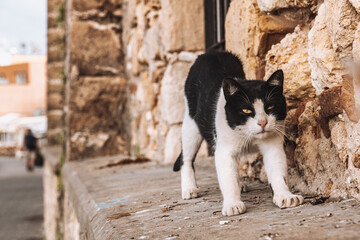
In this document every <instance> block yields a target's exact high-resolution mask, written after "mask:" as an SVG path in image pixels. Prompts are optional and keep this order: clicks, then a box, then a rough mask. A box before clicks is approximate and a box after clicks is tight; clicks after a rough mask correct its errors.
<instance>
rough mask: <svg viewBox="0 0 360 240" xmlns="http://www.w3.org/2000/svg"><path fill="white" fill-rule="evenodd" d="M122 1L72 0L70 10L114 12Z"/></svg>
mask: <svg viewBox="0 0 360 240" xmlns="http://www.w3.org/2000/svg"><path fill="white" fill-rule="evenodd" d="M122 2H123V1H122V0H110V1H107V0H73V1H71V3H72V9H73V10H75V11H79V12H86V11H91V10H93V11H96V10H101V9H104V8H108V9H111V10H112V11H115V10H116V8H120V7H121V4H122Z"/></svg>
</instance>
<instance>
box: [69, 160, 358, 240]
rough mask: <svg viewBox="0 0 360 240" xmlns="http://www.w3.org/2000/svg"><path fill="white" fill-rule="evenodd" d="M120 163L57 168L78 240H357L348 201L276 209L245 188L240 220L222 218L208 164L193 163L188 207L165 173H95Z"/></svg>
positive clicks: (265, 190) (158, 169) (134, 168)
mask: <svg viewBox="0 0 360 240" xmlns="http://www.w3.org/2000/svg"><path fill="white" fill-rule="evenodd" d="M120 159H121V158H120V157H117V158H115V157H113V158H111V159H94V160H89V161H86V162H85V164H84V162H71V163H67V164H66V166H65V170H64V178H65V186H67V187H68V189H69V192H68V199H70V200H71V204H72V206H73V209H74V210H75V213H76V218H77V219H78V221H79V223H80V229H79V233H80V234H79V235H80V236H81V239H124V238H125V239H131V238H134V239H139V238H140V239H238V238H239V236H241V238H243V239H269V238H274V239H275V238H276V239H339V238H343V239H356V238H357V237H358V234H359V225H360V217H359V214H358V212H359V210H360V203H359V202H358V201H356V200H354V199H349V200H346V201H334V202H331V201H330V202H327V203H324V204H317V205H311V202H314V203H315V198H316V196H314V195H313V196H311V195H306V200H305V201H306V203H305V204H304V205H302V206H299V207H296V208H292V209H279V208H277V207H276V206H275V205H274V204H273V203H272V199H271V198H272V196H271V191H270V188H269V187H268V186H266V185H264V184H261V183H259V182H252V183H248V189H249V191H248V192H246V193H243V194H242V199H243V200H244V201H245V204H246V207H247V212H245V213H244V214H242V215H239V216H234V217H223V216H222V215H221V212H220V211H221V204H222V203H221V193H220V190H219V187H218V183H217V180H216V173H215V169H214V166H213V163H212V160H213V159H203V160H202V161H199V162H198V164H197V163H195V168H196V174H197V179H198V184H199V186H200V194H201V197H199V198H196V199H192V200H181V192H180V174H179V173H174V172H172V173H171V172H169V170H170V168H171V166H170V165H165V166H156V165H154V164H153V163H148V164H141V165H139V164H137V165H136V164H134V165H128V166H124V165H118V166H114V167H111V168H109V167H105V168H102V169H99V167H103V166H106V165H107V164H108V163H115V162H117V161H119V160H120ZM104 186H106V187H104ZM319 202H320V201H319ZM65 224H69V225H71V222H66V223H65ZM74 225H75V226H76V223H75V224H74ZM79 235H78V236H79ZM275 236H276V237H275Z"/></svg>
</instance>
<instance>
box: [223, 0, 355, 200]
mask: <svg viewBox="0 0 360 240" xmlns="http://www.w3.org/2000/svg"><path fill="white" fill-rule="evenodd" d="M359 6H360V5H359V2H358V1H348V0H341V1H337V0H325V1H283V0H271V1H262V0H257V1H256V0H252V1H244V0H234V1H232V3H231V6H230V9H229V12H228V14H227V20H226V47H227V49H228V50H230V51H232V52H234V53H236V54H237V55H238V56H239V57H240V58H241V59H242V61H243V62H244V68H245V74H246V76H247V77H248V78H250V79H253V78H258V79H262V78H264V79H267V78H268V77H269V76H270V75H271V73H273V72H274V71H275V70H277V69H283V71H284V74H285V84H284V94H285V95H286V98H287V104H288V117H287V119H286V125H287V130H286V131H287V138H286V144H285V149H286V153H287V156H288V165H289V166H290V169H289V173H290V179H289V180H290V184H291V185H292V187H295V188H298V189H301V190H302V191H303V192H313V193H314V192H315V193H319V194H324V195H328V196H332V197H343V198H346V197H349V196H352V197H356V198H360V190H359V184H360V169H359V167H360V164H359V154H358V152H359V150H358V149H360V123H359V122H358V120H359V116H360V115H359V110H360V109H359V104H358V103H359V101H360V98H359V95H358V94H357V90H359V82H360V80H359V77H360V74H359V72H358V71H357V68H356V66H357V67H358V66H359V60H360V59H359V56H360V53H359V43H360V41H359V33H358V32H359V29H360V28H359V17H360V15H359ZM255 159H256V156H254V157H253V158H252V159H247V160H242V161H243V162H244V163H245V164H244V166H245V169H242V170H243V171H242V172H241V173H242V175H245V176H250V177H260V178H261V176H262V174H261V173H262V172H263V171H261V164H249V163H257V161H256V160H255ZM252 165H254V167H251V166H252ZM246 166H247V168H246ZM249 166H250V167H249Z"/></svg>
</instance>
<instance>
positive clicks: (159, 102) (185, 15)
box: [123, 0, 206, 162]
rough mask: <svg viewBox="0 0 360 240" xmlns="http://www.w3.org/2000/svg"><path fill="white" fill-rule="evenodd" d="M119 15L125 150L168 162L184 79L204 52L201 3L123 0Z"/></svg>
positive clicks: (176, 143)
mask: <svg viewBox="0 0 360 240" xmlns="http://www.w3.org/2000/svg"><path fill="white" fill-rule="evenodd" d="M123 13H124V15H123V44H124V46H125V47H124V51H125V55H126V72H127V75H128V80H129V93H130V95H129V103H128V104H129V105H128V106H129V119H130V121H129V125H130V129H131V132H130V136H131V152H132V153H133V154H135V155H139V154H145V155H146V156H148V157H150V158H151V159H153V160H155V161H160V162H174V161H175V159H176V157H177V156H178V154H179V153H180V151H181V140H180V131H181V122H182V119H183V114H184V99H183V96H184V93H183V87H184V83H185V79H186V76H187V74H188V71H189V69H190V67H191V64H192V63H193V62H194V60H195V59H196V57H197V55H198V54H200V53H202V52H203V51H204V44H205V40H204V10H203V1H202V0H196V1H194V0H184V1H175V0H171V1H168V0H166V1H160V0H152V1H132V0H126V1H124V5H123ZM203 149H204V151H203V153H204V154H206V148H203Z"/></svg>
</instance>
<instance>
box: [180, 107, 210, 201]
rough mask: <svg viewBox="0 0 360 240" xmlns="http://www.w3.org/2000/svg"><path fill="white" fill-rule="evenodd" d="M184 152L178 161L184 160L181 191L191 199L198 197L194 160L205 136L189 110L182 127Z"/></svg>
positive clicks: (185, 196)
mask: <svg viewBox="0 0 360 240" xmlns="http://www.w3.org/2000/svg"><path fill="white" fill-rule="evenodd" d="M181 139H182V152H181V154H180V156H179V158H178V160H177V161H182V163H181V162H180V163H179V164H176V163H175V165H174V169H175V166H176V165H180V168H181V192H182V198H183V199H191V198H196V197H198V193H199V189H198V187H197V185H196V179H195V171H194V160H195V156H196V153H197V152H198V150H199V148H200V145H201V142H202V141H203V137H202V136H201V134H200V131H199V128H198V126H197V125H196V122H195V120H194V119H192V118H191V117H190V116H189V114H188V112H187V111H186V112H185V117H184V121H183V124H182V129H181Z"/></svg>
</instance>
